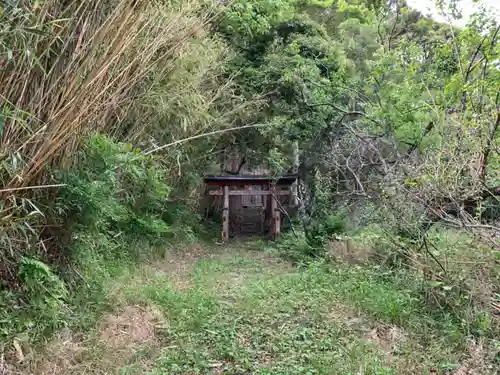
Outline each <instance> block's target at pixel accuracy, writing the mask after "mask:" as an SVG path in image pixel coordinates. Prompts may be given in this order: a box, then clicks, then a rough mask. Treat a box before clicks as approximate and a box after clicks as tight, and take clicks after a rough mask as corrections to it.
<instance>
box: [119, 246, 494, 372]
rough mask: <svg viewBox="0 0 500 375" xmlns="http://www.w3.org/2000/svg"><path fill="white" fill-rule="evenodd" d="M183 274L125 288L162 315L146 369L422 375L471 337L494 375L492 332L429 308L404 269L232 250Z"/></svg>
mask: <svg viewBox="0 0 500 375" xmlns="http://www.w3.org/2000/svg"><path fill="white" fill-rule="evenodd" d="M233 251H236V252H237V251H238V250H234V249H233ZM250 254H255V253H253V252H252V253H250ZM173 272H174V273H175V271H173ZM187 276H188V277H189V279H190V283H189V287H188V288H187V289H186V288H182V289H179V288H178V286H177V285H176V284H175V283H174V282H173V280H174V279H173V276H169V275H165V276H161V277H156V278H153V279H150V280H148V282H147V283H146V284H145V285H142V287H141V288H139V289H136V287H137V285H135V286H134V290H133V291H129V292H128V298H129V300H130V301H136V302H137V301H138V300H139V301H142V302H141V303H143V304H145V305H148V304H154V305H156V306H158V307H160V309H161V310H162V311H163V313H164V316H165V318H166V320H167V321H168V327H167V328H166V329H165V330H163V331H162V332H161V333H160V335H161V340H163V342H164V347H165V349H164V350H163V351H162V352H161V355H160V356H161V358H160V359H159V360H158V361H157V364H156V366H155V370H153V373H154V374H185V373H207V374H208V373H225V374H241V373H257V374H357V373H363V374H414V373H415V372H416V371H421V372H420V373H426V374H428V373H429V371H430V369H432V368H438V369H440V371H441V370H445V369H450V370H452V369H453V368H458V367H460V366H462V365H464V363H465V361H466V358H467V350H468V349H470V348H469V346H470V345H471V341H469V340H478V341H477V342H481V343H482V344H481V345H484V351H485V352H484V353H481V355H482V356H483V357H481V361H483V362H482V363H475V364H474V365H475V366H479V367H480V370H481V371H483V372H482V373H484V374H489V373H491V374H493V373H494V368H495V367H494V364H493V362H487V361H492V352H490V351H488V350H491V348H492V347H493V344H494V342H493V340H494V337H492V335H491V333H492V332H490V335H488V334H487V333H485V334H484V335H482V336H481V335H479V336H478V335H475V336H474V335H473V334H472V333H471V332H470V330H469V329H468V327H466V326H464V325H463V324H462V322H460V321H457V320H456V319H454V317H453V316H451V315H449V314H446V313H441V314H436V313H435V312H433V311H429V309H428V308H427V307H426V305H425V303H424V301H422V299H421V293H420V289H419V287H418V285H416V283H415V279H414V278H413V277H412V275H410V274H407V273H404V272H401V273H399V274H395V273H392V272H390V271H389V272H388V271H384V270H383V269H381V268H378V267H374V268H361V267H343V266H335V267H332V266H331V265H327V264H324V263H314V264H311V265H309V266H308V267H305V268H303V269H301V270H294V269H293V268H291V267H290V266H284V265H283V264H280V263H274V262H273V260H272V258H267V257H262V258H260V259H259V258H257V259H256V258H252V256H250V257H249V256H248V254H247V255H245V256H244V257H242V256H241V255H238V254H237V255H233V256H230V255H226V256H223V257H217V256H216V258H215V259H211V260H210V259H208V260H205V259H201V260H199V261H198V262H197V263H196V266H195V267H194V268H193V270H192V271H191V273H190V274H189V275H187ZM185 277H186V275H185ZM388 332H392V333H388ZM395 333H397V334H395ZM391 334H392V335H393V336H394V337H393V336H391Z"/></svg>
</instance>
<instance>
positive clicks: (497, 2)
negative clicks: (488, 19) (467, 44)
mask: <svg viewBox="0 0 500 375" xmlns="http://www.w3.org/2000/svg"><path fill="white" fill-rule="evenodd" d="M481 4H482V5H484V6H486V8H489V9H491V10H493V11H494V12H495V13H497V18H498V19H500V0H479V1H477V2H474V1H473V0H461V1H460V3H459V7H460V9H461V10H462V16H463V18H462V19H460V20H456V21H453V23H455V24H456V25H457V26H464V25H465V24H466V23H467V21H468V20H469V17H470V15H471V14H473V13H474V12H475V11H477V10H479V9H480V5H481ZM408 5H410V6H411V7H412V8H415V9H417V10H419V11H421V12H423V13H424V14H430V15H432V18H434V19H435V20H437V21H441V22H446V19H445V18H443V17H442V16H440V15H439V12H438V9H437V7H436V1H435V0H408Z"/></svg>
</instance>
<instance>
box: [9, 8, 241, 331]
mask: <svg viewBox="0 0 500 375" xmlns="http://www.w3.org/2000/svg"><path fill="white" fill-rule="evenodd" d="M214 14H216V12H214V11H213V9H212V8H211V7H210V6H208V7H207V4H206V3H205V2H204V1H203V0H199V1H197V0H196V1H190V2H178V3H172V2H161V1H142V0H139V1H137V0H82V1H73V0H70V1H56V0H48V1H43V2H39V1H28V0H17V1H16V0H15V1H9V2H6V3H5V4H2V5H0V97H1V98H2V101H1V102H2V104H1V106H0V161H1V162H0V277H1V280H2V281H1V285H0V289H1V293H0V307H2V314H1V316H0V320H1V321H2V330H1V332H0V334H1V335H2V341H3V339H9V338H12V337H14V336H15V335H19V334H20V333H21V332H30V333H33V332H35V331H36V332H38V333H40V332H41V331H43V329H42V327H45V326H46V325H44V324H43V321H57V322H59V323H61V324H65V323H64V318H60V317H59V315H58V314H59V313H64V311H66V310H71V298H72V297H71V293H67V292H66V290H67V287H68V285H65V282H64V281H63V280H66V279H65V278H66V277H67V276H62V275H63V274H62V273H61V272H59V271H60V270H62V269H65V270H69V269H72V270H74V271H76V272H77V274H78V275H80V276H83V279H85V278H86V277H91V276H95V275H96V274H98V273H99V272H100V271H99V270H102V273H101V274H102V275H103V277H105V276H106V275H105V274H106V272H108V271H110V267H108V268H106V267H104V268H106V269H104V268H97V269H96V268H94V270H97V271H99V272H97V273H94V274H93V275H90V274H87V273H86V272H87V271H89V270H91V269H92V266H91V265H92V264H94V265H98V264H99V262H100V261H101V260H110V259H111V260H113V259H117V256H118V255H120V257H122V258H120V259H124V258H127V257H128V258H130V259H132V258H134V257H135V256H136V255H137V253H139V252H140V251H138V250H139V249H143V248H147V246H148V245H150V244H153V243H154V242H155V241H156V240H157V239H158V238H159V237H160V236H166V237H167V238H173V237H174V236H181V235H185V234H189V233H191V230H190V229H189V226H180V225H179V226H178V227H181V229H182V230H181V229H179V230H177V229H175V228H174V227H175V225H173V226H171V224H172V223H174V224H175V223H176V222H177V221H176V213H175V212H184V211H185V210H184V211H183V209H182V202H178V204H176V206H175V210H170V212H168V213H167V214H165V211H168V210H166V206H165V204H166V202H167V199H169V198H168V194H167V193H168V192H169V190H170V187H169V185H170V184H169V181H172V180H173V179H177V180H179V179H180V178H179V176H180V175H183V173H184V165H185V164H186V162H187V161H186V159H185V158H184V159H183V157H182V155H181V154H180V151H179V150H178V149H176V150H173V152H172V153H171V154H169V155H167V156H166V157H164V158H163V160H162V161H163V165H162V166H160V165H158V164H157V162H156V161H154V162H153V161H152V160H153V159H152V158H151V157H146V156H145V155H144V154H143V153H142V152H141V151H139V150H138V149H137V148H136V147H135V146H137V145H140V146H141V147H142V146H144V147H150V146H151V147H155V146H156V145H157V143H161V142H169V141H171V140H172V139H179V138H182V137H189V136H192V135H196V134H202V133H203V132H205V131H207V129H213V128H214V127H218V126H219V127H220V126H223V125H224V124H223V119H225V117H224V114H223V108H224V105H225V104H227V103H228V102H232V101H233V100H237V98H236V95H234V94H233V91H232V90H231V86H232V83H231V80H230V79H229V80H227V82H226V83H225V84H224V83H221V82H222V80H223V79H226V78H224V77H225V73H224V71H223V69H222V68H221V64H219V63H218V62H219V61H222V60H223V59H224V58H225V57H224V55H225V54H226V53H229V51H227V48H226V47H225V45H224V44H223V43H222V42H221V41H219V40H217V39H215V38H213V37H210V36H208V35H207V34H206V33H205V30H206V29H208V27H209V23H210V21H211V20H212V19H213V17H214ZM188 111H190V112H188ZM229 125H230V124H229ZM91 134H92V135H93V136H92V137H90V138H89V136H90V135H91ZM97 134H101V135H102V134H107V135H108V136H109V137H106V136H99V135H97ZM110 137H111V138H110ZM85 139H89V141H87V142H86V143H85V145H84V147H83V151H82V143H83V141H84V140H85ZM111 139H113V140H111ZM151 139H153V140H155V141H151ZM120 141H122V142H124V143H120ZM131 142H133V143H134V146H132V144H131ZM145 145H146V146H145ZM80 151H82V152H80ZM200 154H202V153H200ZM188 162H189V163H192V162H193V161H191V160H189V161H188ZM152 163H153V164H154V166H153V164H152ZM173 173H175V174H173ZM160 175H161V176H160ZM193 191H194V190H193ZM193 191H191V192H190V194H191V196H193ZM57 196H59V198H57ZM54 202H57V204H55V203H54ZM172 206H173V205H171V207H172ZM174 211H175V212H174ZM160 212H161V214H160ZM162 215H163V217H162ZM173 228H174V229H173ZM181 232H182V233H181ZM169 236H170V237H169ZM127 241H129V243H128V245H129V246H128V247H127V246H124V244H125V243H127ZM139 242H142V243H141V244H139ZM143 245H144V246H143ZM67 263H69V264H70V266H69V267H67V266H63V265H64V264H67ZM108 264H110V263H109V262H108ZM110 273H112V272H111V271H110V272H108V273H107V274H108V275H109V274H110ZM33 280H35V281H33ZM44 280H46V281H44ZM86 281H87V280H83V281H82V282H83V284H86ZM37 283H39V284H41V285H42V286H43V288H42V289H43V290H44V293H42V294H40V298H38V297H37V298H35V299H34V298H32V297H33V295H34V293H35V292H34V290H35V289H33V288H31V287H28V286H29V285H37ZM97 283H98V282H97ZM87 284H88V283H87ZM63 290H64V292H63ZM70 292H71V291H70ZM35 294H36V293H35ZM44 296H48V297H47V298H49V297H50V298H49V299H44V298H45V297H44ZM51 298H54V300H52V299H51ZM35 300H36V301H45V302H44V303H46V304H48V305H50V306H48V305H47V306H45V305H43V304H42V303H40V304H38V305H37V306H38V307H37V308H39V309H38V310H36V309H33V303H35V302H36V301H35ZM37 303H38V302H37ZM43 306H45V307H43ZM49 307H50V308H49ZM22 311H25V312H26V313H22ZM36 311H38V312H40V311H45V312H47V314H49V315H50V316H51V317H52V318H53V319H52V318H51V319H48V318H47V319H45V318H46V317H45V318H44V319H39V318H40V317H43V316H44V314H42V313H37V312H36ZM33 312H35V313H34V315H33V314H32V313H33ZM56 312H57V313H56ZM33 316H35V317H37V318H36V319H33ZM37 324H41V326H40V327H37V326H36V325H37ZM56 326H58V324H52V325H51V327H52V328H55V327H56ZM32 336H33V337H34V336H36V335H35V334H33V335H32ZM33 337H32V338H33Z"/></svg>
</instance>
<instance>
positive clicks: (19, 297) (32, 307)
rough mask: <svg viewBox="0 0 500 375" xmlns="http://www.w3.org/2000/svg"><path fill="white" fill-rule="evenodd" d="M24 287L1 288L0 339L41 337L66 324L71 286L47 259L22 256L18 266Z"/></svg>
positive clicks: (21, 283)
mask: <svg viewBox="0 0 500 375" xmlns="http://www.w3.org/2000/svg"><path fill="white" fill-rule="evenodd" d="M18 276H19V282H20V287H21V288H22V291H18V292H17V293H15V292H9V291H8V290H6V289H3V288H2V290H1V292H0V310H1V312H0V322H1V329H0V342H5V341H8V340H10V339H12V338H13V337H16V336H18V337H21V338H22V340H34V339H39V338H40V336H43V335H45V334H47V333H51V332H53V331H54V330H55V329H58V328H61V327H62V326H64V325H65V316H64V314H65V312H66V310H67V301H68V290H67V288H66V285H65V284H64V281H63V280H62V279H61V278H60V277H59V276H57V274H56V273H54V270H53V269H52V268H51V267H50V266H49V265H47V264H46V263H44V262H42V261H40V260H38V259H35V258H28V257H23V258H22V259H21V260H20V264H19V270H18Z"/></svg>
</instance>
